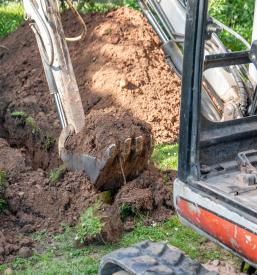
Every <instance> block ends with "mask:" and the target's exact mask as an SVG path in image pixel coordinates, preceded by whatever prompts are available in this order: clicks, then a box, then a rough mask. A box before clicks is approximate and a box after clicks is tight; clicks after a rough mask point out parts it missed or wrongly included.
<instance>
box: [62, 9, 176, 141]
mask: <svg viewBox="0 0 257 275" xmlns="http://www.w3.org/2000/svg"><path fill="white" fill-rule="evenodd" d="M66 20H67V22H68V21H69V19H67V18H66ZM66 20H65V24H66ZM70 20H71V19H70ZM121 22H122V24H121ZM86 23H87V26H88V33H87V36H86V38H85V41H83V44H84V47H83V50H82V49H81V48H80V47H78V46H77V45H75V44H70V45H69V47H70V50H71V54H72V55H73V56H74V67H75V71H76V75H77V78H78V79H79V86H80V91H81V96H82V100H83V105H84V109H85V112H86V113H89V115H90V116H91V118H92V119H93V118H94V117H96V119H97V117H98V116H99V113H105V112H108V111H109V110H110V107H112V109H114V108H116V109H117V110H118V111H117V112H118V114H117V115H118V116H120V117H122V112H123V113H126V115H127V116H130V119H131V120H132V121H133V119H135V118H136V119H137V120H141V121H142V122H147V123H148V124H149V125H150V126H151V128H152V131H153V135H154V138H155V140H156V141H157V142H158V143H160V142H176V141H177V136H178V118H179V94H180V80H179V78H178V77H177V76H176V75H175V74H174V73H173V72H172V71H171V69H170V68H169V66H168V65H167V64H166V62H165V57H164V54H163V52H162V50H161V49H160V47H161V44H160V41H159V39H158V37H157V36H156V34H155V33H154V31H153V30H152V28H151V27H150V26H149V24H148V23H147V22H146V19H145V18H143V16H142V15H141V14H140V13H139V12H137V11H134V10H129V9H125V8H123V9H120V10H117V11H114V12H111V13H109V14H107V15H102V16H99V15H98V16H95V15H91V16H90V18H86ZM75 27H76V25H72V27H71V28H70V29H69V31H75ZM82 79H83V82H82V83H81V80H82ZM125 125H126V124H125ZM88 130H91V127H90V126H87V123H86V128H85V131H84V132H85V133H86V132H87V131H88ZM131 134H132V133H131Z"/></svg>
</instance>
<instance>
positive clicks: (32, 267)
mask: <svg viewBox="0 0 257 275" xmlns="http://www.w3.org/2000/svg"><path fill="white" fill-rule="evenodd" d="M75 236H76V232H75V231H74V229H71V228H66V230H65V233H64V234H61V235H55V236H51V235H48V234H37V235H35V236H34V238H35V239H37V240H38V241H39V242H41V244H42V246H43V247H45V251H44V252H43V253H41V254H39V253H35V254H34V255H33V256H32V257H31V258H29V259H21V258H18V259H16V260H15V261H13V262H12V263H10V264H5V265H2V266H0V273H1V272H3V271H4V270H5V269H6V268H7V267H10V268H12V269H13V270H14V274H19V275H29V274H42V275H50V274H51V275H52V274H74V275H76V274H87V275H91V274H92V275H93V274H97V271H98V267H99V263H100V259H101V257H102V256H103V255H105V254H107V253H109V252H111V251H113V250H115V249H118V248H121V247H128V246H130V245H132V244H135V243H138V242H141V241H143V240H146V239H148V240H152V241H165V242H167V243H169V244H171V245H173V246H176V247H178V248H180V249H182V250H184V251H185V252H186V253H187V254H188V255H189V256H190V257H191V258H193V259H198V260H200V261H201V262H207V261H208V260H214V259H222V260H228V259H229V260H230V259H232V256H231V255H230V254H229V253H227V252H225V251H224V250H221V249H220V248H218V247H217V246H216V245H213V244H211V245H210V244H209V243H208V242H207V241H206V239H205V238H203V237H201V236H200V235H198V234H197V233H195V232H194V231H192V230H191V229H189V228H187V227H185V226H183V225H182V224H181V223H180V222H179V220H178V218H177V217H176V216H174V217H172V218H171V219H170V220H168V221H167V222H165V223H163V224H160V225H157V226H148V227H146V226H143V225H142V223H139V224H138V226H137V227H136V229H135V230H134V231H132V232H130V233H127V234H125V235H124V236H123V238H122V240H121V241H120V242H119V243H118V244H115V245H89V246H86V247H84V248H75V246H74V237H75ZM207 246H208V250H207V249H206V247H207Z"/></svg>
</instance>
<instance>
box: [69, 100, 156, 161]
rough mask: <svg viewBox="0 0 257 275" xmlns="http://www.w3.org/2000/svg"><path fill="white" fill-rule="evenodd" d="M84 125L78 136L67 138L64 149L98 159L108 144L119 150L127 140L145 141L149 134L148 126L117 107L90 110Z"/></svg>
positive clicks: (149, 128)
mask: <svg viewBox="0 0 257 275" xmlns="http://www.w3.org/2000/svg"><path fill="white" fill-rule="evenodd" d="M110 105H111V104H110ZM85 125H86V126H85V127H84V129H83V130H82V131H81V132H80V133H79V134H77V135H73V136H72V137H70V138H68V140H67V142H66V148H67V149H68V150H71V151H73V152H75V153H86V154H89V155H92V156H94V157H97V158H99V159H101V158H102V157H103V154H104V152H105V150H106V148H107V147H108V146H109V145H110V144H116V145H117V148H119V147H120V146H121V144H122V143H123V142H124V141H125V140H126V139H127V138H136V137H139V136H142V137H143V138H144V140H147V138H148V137H149V135H150V134H151V127H150V125H147V123H145V122H143V121H140V120H139V119H136V118H133V116H132V115H131V114H130V113H129V112H128V111H124V110H122V109H121V108H119V109H118V108H117V107H108V108H105V109H93V110H91V111H90V113H89V114H88V115H87V116H86V120H85Z"/></svg>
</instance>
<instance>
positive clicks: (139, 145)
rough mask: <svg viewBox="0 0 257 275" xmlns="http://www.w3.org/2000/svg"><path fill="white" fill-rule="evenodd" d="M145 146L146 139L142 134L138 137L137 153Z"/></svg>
mask: <svg viewBox="0 0 257 275" xmlns="http://www.w3.org/2000/svg"><path fill="white" fill-rule="evenodd" d="M143 148H144V139H143V137H142V136H139V137H136V155H140V154H141V153H142V151H143Z"/></svg>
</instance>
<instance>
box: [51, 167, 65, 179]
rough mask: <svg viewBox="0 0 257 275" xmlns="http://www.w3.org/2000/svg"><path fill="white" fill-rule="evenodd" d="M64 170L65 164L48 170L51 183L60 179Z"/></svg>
mask: <svg viewBox="0 0 257 275" xmlns="http://www.w3.org/2000/svg"><path fill="white" fill-rule="evenodd" d="M65 172H66V168H65V166H63V165H61V166H60V167H58V168H56V169H53V170H51V171H50V174H49V178H50V180H51V182H52V183H57V182H58V181H60V180H61V178H62V177H63V176H64V174H65Z"/></svg>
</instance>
